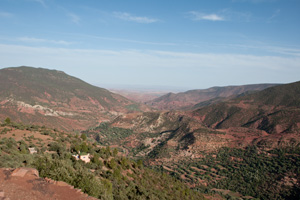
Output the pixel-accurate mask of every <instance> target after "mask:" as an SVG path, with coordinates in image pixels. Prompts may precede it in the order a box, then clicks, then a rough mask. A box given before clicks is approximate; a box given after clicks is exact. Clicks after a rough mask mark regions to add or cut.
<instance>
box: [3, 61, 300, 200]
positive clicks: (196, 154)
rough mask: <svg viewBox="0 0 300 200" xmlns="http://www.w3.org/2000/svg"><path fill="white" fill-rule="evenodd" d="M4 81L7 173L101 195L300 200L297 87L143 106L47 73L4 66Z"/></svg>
mask: <svg viewBox="0 0 300 200" xmlns="http://www.w3.org/2000/svg"><path fill="white" fill-rule="evenodd" d="M0 82H1V85H0V111H1V112H0V120H1V121H2V122H3V123H2V125H1V128H0V145H1V146H0V160H1V162H0V165H1V167H2V168H11V169H12V168H18V167H33V168H36V169H37V170H38V171H39V174H40V177H43V178H45V177H48V178H51V179H53V180H55V181H64V182H66V183H68V184H70V185H72V186H74V187H75V188H80V189H81V191H83V192H85V193H87V194H89V195H90V196H93V197H96V198H99V199H299V195H300V171H299V167H298V166H299V165H300V137H299V136H300V96H299V94H300V82H294V83H289V84H255V85H244V86H228V87H213V88H209V89H205V90H194V91H187V92H181V93H178V94H171V93H169V94H166V95H163V96H159V97H157V98H155V99H153V98H154V96H153V95H158V94H157V93H156V94H154V93H153V94H151V95H152V96H151V95H150V96H151V97H150V96H143V95H142V96H141V97H138V96H134V97H133V96H132V99H139V101H140V102H136V101H133V100H132V99H131V100H129V99H128V98H126V97H123V96H121V95H120V94H117V93H113V92H111V91H109V90H106V89H103V88H99V87H95V86H92V85H90V84H88V83H86V82H84V81H81V80H80V79H77V78H75V77H72V76H69V75H67V74H65V73H64V72H60V71H56V70H47V69H43V68H32V67H25V66H22V67H16V68H5V69H1V70H0ZM115 92H118V91H115ZM136 95H138V94H136ZM160 95H162V94H160ZM149 99H151V100H150V101H148V100H149ZM145 101H147V102H146V103H145ZM29 147H34V148H36V149H37V150H38V153H37V154H30V153H29V151H28V148H29ZM80 152H84V153H89V155H90V158H91V162H90V163H84V162H83V161H80V160H79V161H77V160H75V159H74V158H73V157H72V155H75V154H80ZM45 163H47V164H45ZM80 173H81V175H80ZM82 174H84V176H83V175H82ZM86 177H88V178H86ZM167 183H169V184H167Z"/></svg>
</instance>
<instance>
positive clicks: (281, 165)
mask: <svg viewBox="0 0 300 200" xmlns="http://www.w3.org/2000/svg"><path fill="white" fill-rule="evenodd" d="M84 133H85V134H87V135H88V136H89V137H91V138H94V139H95V140H96V141H98V142H99V143H100V144H102V145H107V144H110V145H113V146H114V147H118V148H120V149H122V151H123V152H124V153H125V154H126V155H127V156H131V157H132V158H134V159H142V160H144V162H145V164H146V165H147V166H150V167H153V168H155V169H156V170H160V171H162V172H166V173H169V174H170V175H172V176H173V177H176V178H177V179H179V180H181V181H183V182H185V183H186V184H187V185H188V186H189V187H190V188H193V189H194V190H196V191H200V192H202V193H206V194H210V195H216V194H218V195H221V196H222V197H223V198H224V199H256V198H258V199H299V197H300V196H299V195H300V192H299V191H300V185H299V184H298V183H299V181H300V179H299V177H300V176H299V175H300V174H299V170H297V169H298V165H299V164H300V159H299V158H300V157H299V155H300V148H299V145H300V137H299V134H297V133H294V132H293V133H286V134H284V135H283V134H280V133H279V134H268V133H266V132H265V131H263V130H257V129H253V128H247V127H231V128H228V129H213V128H208V127H205V126H204V125H202V124H201V123H199V120H198V119H195V118H191V117H189V116H187V115H186V114H185V113H184V112H148V113H141V114H137V113H135V114H128V115H125V116H120V117H118V118H116V119H115V120H113V121H111V122H107V123H102V124H100V125H99V126H97V127H94V128H91V129H89V130H87V131H84ZM213 199H216V197H214V198H213Z"/></svg>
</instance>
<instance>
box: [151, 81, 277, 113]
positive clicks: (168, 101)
mask: <svg viewBox="0 0 300 200" xmlns="http://www.w3.org/2000/svg"><path fill="white" fill-rule="evenodd" d="M275 85H277V84H254V85H242V86H227V87H212V88H208V89H203V90H189V91H186V92H181V93H177V94H174V93H168V94H166V95H164V96H161V97H159V98H156V99H154V100H151V101H148V102H147V103H146V104H147V105H150V106H152V107H153V108H156V109H159V110H178V109H186V108H191V107H192V106H194V105H195V104H198V105H196V107H203V106H206V105H209V104H211V103H214V102H217V101H220V100H224V99H226V98H233V97H236V96H237V95H240V94H243V93H245V92H249V91H260V90H263V89H266V88H268V87H273V86H275ZM203 102H205V103H204V104H201V103H203Z"/></svg>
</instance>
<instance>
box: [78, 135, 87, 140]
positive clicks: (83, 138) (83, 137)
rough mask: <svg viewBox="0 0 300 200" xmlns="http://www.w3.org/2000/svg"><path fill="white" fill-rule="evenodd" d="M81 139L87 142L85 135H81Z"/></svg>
mask: <svg viewBox="0 0 300 200" xmlns="http://www.w3.org/2000/svg"><path fill="white" fill-rule="evenodd" d="M80 138H81V139H82V140H83V141H86V139H87V136H86V134H85V133H83V134H81V136H80Z"/></svg>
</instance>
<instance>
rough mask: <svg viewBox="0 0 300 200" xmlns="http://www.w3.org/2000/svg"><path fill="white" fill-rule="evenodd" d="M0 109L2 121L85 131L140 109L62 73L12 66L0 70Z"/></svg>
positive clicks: (123, 98) (120, 97)
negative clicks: (7, 119) (9, 119)
mask: <svg viewBox="0 0 300 200" xmlns="http://www.w3.org/2000/svg"><path fill="white" fill-rule="evenodd" d="M0 109H1V112H0V118H2V119H4V118H6V117H10V118H12V120H14V121H22V122H23V123H35V124H45V125H48V126H50V127H56V128H62V129H68V130H70V129H86V128H88V127H89V126H92V125H93V126H94V125H96V124H98V123H99V122H101V121H105V120H108V119H111V118H112V117H114V116H117V115H119V114H121V113H124V112H129V111H133V110H139V109H140V107H139V105H138V104H136V103H135V102H133V101H131V100H129V99H127V98H125V97H123V96H121V95H118V94H114V93H112V92H110V91H108V90H106V89H103V88H99V87H95V86H92V85H90V84H88V83H86V82H84V81H82V80H80V79H78V78H75V77H72V76H69V75H67V74H65V73H64V72H62V71H57V70H48V69H42V68H33V67H14V68H5V69H1V70H0Z"/></svg>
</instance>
